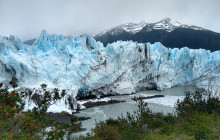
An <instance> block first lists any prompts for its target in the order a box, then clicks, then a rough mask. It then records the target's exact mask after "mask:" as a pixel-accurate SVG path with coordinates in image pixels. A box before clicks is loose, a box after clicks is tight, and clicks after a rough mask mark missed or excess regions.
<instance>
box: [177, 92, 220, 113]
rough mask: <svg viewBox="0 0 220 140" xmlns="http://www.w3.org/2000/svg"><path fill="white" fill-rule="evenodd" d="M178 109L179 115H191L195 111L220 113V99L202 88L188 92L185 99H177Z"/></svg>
mask: <svg viewBox="0 0 220 140" xmlns="http://www.w3.org/2000/svg"><path fill="white" fill-rule="evenodd" d="M176 111H177V114H178V116H179V117H190V116H191V115H192V114H193V113H194V112H195V111H198V112H205V113H209V114H211V113H212V112H216V113H218V114H219V115H220V99H219V97H218V96H212V94H211V93H210V92H208V93H207V92H205V91H202V90H200V91H199V90H197V91H196V92H195V93H193V92H187V93H186V97H185V98H184V100H183V101H181V102H180V101H179V100H178V101H177V104H176Z"/></svg>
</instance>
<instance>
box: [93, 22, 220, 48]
mask: <svg viewBox="0 0 220 140" xmlns="http://www.w3.org/2000/svg"><path fill="white" fill-rule="evenodd" d="M95 39H96V40H98V41H101V42H103V43H104V45H107V43H112V42H115V41H118V40H122V41H127V40H132V41H137V42H139V43H147V42H150V43H154V42H161V43H162V44H163V45H165V46H167V47H171V48H175V47H179V48H182V47H186V46H187V47H189V48H192V49H199V48H203V49H208V50H211V51H216V50H219V46H220V34H219V33H215V32H212V31H210V30H208V29H204V28H201V27H198V26H194V25H190V24H181V23H180V22H178V21H175V20H172V19H170V18H166V19H163V20H161V21H159V22H156V23H145V22H141V23H139V24H135V23H129V24H123V25H120V26H117V27H114V28H111V29H109V30H106V31H104V32H102V33H100V34H98V35H96V36H95Z"/></svg>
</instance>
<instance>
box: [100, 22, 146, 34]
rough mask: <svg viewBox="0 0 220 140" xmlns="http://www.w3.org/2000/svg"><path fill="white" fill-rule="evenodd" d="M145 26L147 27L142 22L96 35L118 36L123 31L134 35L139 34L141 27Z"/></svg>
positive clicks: (121, 26)
mask: <svg viewBox="0 0 220 140" xmlns="http://www.w3.org/2000/svg"><path fill="white" fill-rule="evenodd" d="M146 25H147V23H145V22H144V21H143V22H140V23H127V24H122V25H120V26H117V27H114V28H111V29H108V30H106V31H103V32H101V33H100V34H98V35H97V36H102V35H103V34H105V33H109V34H111V35H118V34H120V33H121V32H123V31H125V32H128V33H131V34H135V33H137V32H139V31H140V30H142V29H143V27H145V26H146Z"/></svg>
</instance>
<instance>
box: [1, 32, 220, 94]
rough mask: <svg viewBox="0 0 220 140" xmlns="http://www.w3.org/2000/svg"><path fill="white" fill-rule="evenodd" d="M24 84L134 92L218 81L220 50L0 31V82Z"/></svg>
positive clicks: (77, 90) (81, 91)
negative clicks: (29, 40) (25, 38)
mask: <svg viewBox="0 0 220 140" xmlns="http://www.w3.org/2000/svg"><path fill="white" fill-rule="evenodd" d="M11 80H13V81H16V82H17V83H18V85H19V86H21V87H35V86H39V85H40V84H42V83H46V84H47V85H49V86H50V87H59V88H67V89H74V91H75V94H74V95H75V96H76V95H78V96H81V95H85V94H110V93H111V94H130V93H133V92H137V91H140V90H145V89H159V90H162V89H164V88H170V87H173V86H178V85H183V84H184V85H185V84H186V85H190V84H192V85H197V86H206V85H215V86H219V83H220V51H216V52H213V53H211V52H210V51H208V50H204V49H199V50H193V49H189V48H186V47H185V48H182V49H178V48H174V49H170V48H166V47H164V46H163V45H162V44H161V43H154V44H150V43H136V42H133V41H124V42H122V41H118V42H115V43H112V44H109V45H107V46H106V47H104V46H103V44H102V43H101V42H96V40H95V39H93V38H92V37H90V36H89V35H82V36H79V37H71V36H69V37H66V38H64V37H63V36H62V35H50V34H47V32H46V31H42V33H41V35H40V37H39V38H38V39H37V40H36V41H35V42H34V44H33V45H31V46H30V45H25V44H23V43H22V42H21V40H20V39H19V38H17V37H13V36H11V37H9V38H7V37H0V82H4V83H8V82H9V81H11Z"/></svg>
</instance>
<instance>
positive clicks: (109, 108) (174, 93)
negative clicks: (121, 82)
mask: <svg viewBox="0 0 220 140" xmlns="http://www.w3.org/2000/svg"><path fill="white" fill-rule="evenodd" d="M186 91H195V87H194V86H180V87H173V88H171V89H166V90H163V91H156V90H148V91H143V92H139V93H136V94H134V95H125V96H112V97H109V98H111V99H116V100H125V101H126V102H122V103H118V104H111V105H104V106H99V107H94V108H89V109H86V110H82V111H80V113H79V114H77V116H85V117H91V119H89V120H85V121H82V127H83V128H86V129H87V131H84V132H80V133H78V134H76V135H84V134H86V133H87V132H91V131H90V130H91V128H94V127H95V123H96V122H99V121H104V120H106V119H108V118H117V117H118V116H121V115H123V116H125V115H126V113H127V112H130V113H133V112H134V111H135V110H137V109H138V108H137V103H136V102H135V101H133V100H132V98H133V97H134V96H139V95H158V94H160V95H165V97H164V98H163V97H162V98H153V99H146V100H144V101H146V102H148V107H149V108H150V109H151V110H152V112H162V113H164V114H167V113H174V112H175V108H174V107H173V104H175V103H176V101H177V99H178V98H184V95H185V93H186Z"/></svg>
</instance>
